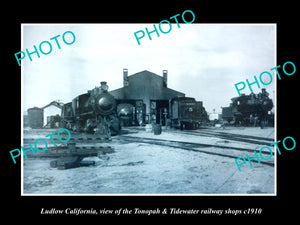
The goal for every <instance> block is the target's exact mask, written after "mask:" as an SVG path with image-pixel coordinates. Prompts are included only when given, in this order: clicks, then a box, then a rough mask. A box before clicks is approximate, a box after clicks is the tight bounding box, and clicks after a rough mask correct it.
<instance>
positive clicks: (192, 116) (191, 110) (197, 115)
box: [169, 97, 207, 129]
mask: <svg viewBox="0 0 300 225" xmlns="http://www.w3.org/2000/svg"><path fill="white" fill-rule="evenodd" d="M205 115H206V116H205ZM169 118H170V120H171V126H172V127H176V128H180V129H197V128H199V127H200V123H201V122H202V121H204V120H205V119H207V113H206V111H205V109H204V108H203V105H202V102H200V101H196V100H195V98H189V97H178V98H172V99H170V101H169Z"/></svg>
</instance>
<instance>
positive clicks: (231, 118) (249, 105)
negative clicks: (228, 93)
mask: <svg viewBox="0 0 300 225" xmlns="http://www.w3.org/2000/svg"><path fill="white" fill-rule="evenodd" d="M231 101H232V102H231V104H230V106H229V107H224V108H222V118H223V120H225V121H226V122H228V123H231V124H236V125H253V126H258V125H267V124H269V125H272V122H271V118H273V117H272V113H271V110H272V108H273V101H272V99H270V98H269V93H268V92H267V91H266V89H265V88H263V89H262V92H261V93H258V94H254V93H253V92H252V93H250V94H249V95H245V94H242V95H241V96H239V97H235V98H232V99H231Z"/></svg>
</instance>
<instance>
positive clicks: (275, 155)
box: [21, 23, 277, 197]
mask: <svg viewBox="0 0 300 225" xmlns="http://www.w3.org/2000/svg"><path fill="white" fill-rule="evenodd" d="M99 24H101V23H97V24H96V23H95V24H94V23H80V24H76V23H64V24H60V23H42V24H41V23H22V24H21V49H24V48H23V47H24V45H23V36H24V35H23V26H24V25H26V26H28V25H29V26H33V25H47V26H49V25H53V26H60V25H61V26H66V25H72V26H73V25H99ZM103 24H106V23H103ZM116 24H117V23H116ZM195 24H197V25H198V24H199V25H212V26H213V25H222V26H226V25H230V26H232V25H256V26H257V25H262V26H264V25H273V26H275V32H274V33H275V39H274V40H275V43H274V44H275V48H274V50H275V54H274V55H275V59H274V66H276V65H277V23H226V24H222V23H195ZM274 73H275V72H274ZM274 77H275V76H274ZM23 81H24V77H23V67H22V66H21V146H23ZM274 85H275V86H274V89H275V94H274V95H275V96H274V99H275V104H274V108H275V111H274V114H275V118H274V120H275V124H274V129H275V130H274V140H275V141H277V138H276V137H277V79H275V83H274ZM21 152H22V151H21ZM23 158H24V157H23V152H22V153H21V196H249V197H252V196H277V150H276V147H275V146H274V173H275V174H274V193H273V194H67V193H66V194H24V192H23V190H24V186H23V174H24V173H23Z"/></svg>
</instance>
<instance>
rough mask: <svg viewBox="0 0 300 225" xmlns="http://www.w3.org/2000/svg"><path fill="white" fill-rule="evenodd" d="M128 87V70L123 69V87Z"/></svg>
mask: <svg viewBox="0 0 300 225" xmlns="http://www.w3.org/2000/svg"><path fill="white" fill-rule="evenodd" d="M128 85H129V81H128V69H123V86H124V87H126V86H128Z"/></svg>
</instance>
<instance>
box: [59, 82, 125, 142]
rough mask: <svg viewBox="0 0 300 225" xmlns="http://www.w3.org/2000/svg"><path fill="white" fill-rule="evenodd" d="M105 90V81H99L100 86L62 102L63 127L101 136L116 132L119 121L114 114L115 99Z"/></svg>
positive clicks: (118, 127) (118, 128)
mask: <svg viewBox="0 0 300 225" xmlns="http://www.w3.org/2000/svg"><path fill="white" fill-rule="evenodd" d="M107 90H108V86H107V84H106V82H101V86H100V87H95V88H94V89H92V90H90V91H88V93H85V94H82V95H79V96H77V97H76V98H74V99H73V100H72V102H69V103H66V104H64V106H63V108H62V123H63V127H65V128H67V129H69V130H73V131H79V132H87V133H94V134H97V135H102V136H110V135H115V134H118V133H119V131H120V122H119V119H118V117H117V114H116V100H115V98H114V97H113V96H112V95H111V94H109V93H108V92H107Z"/></svg>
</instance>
